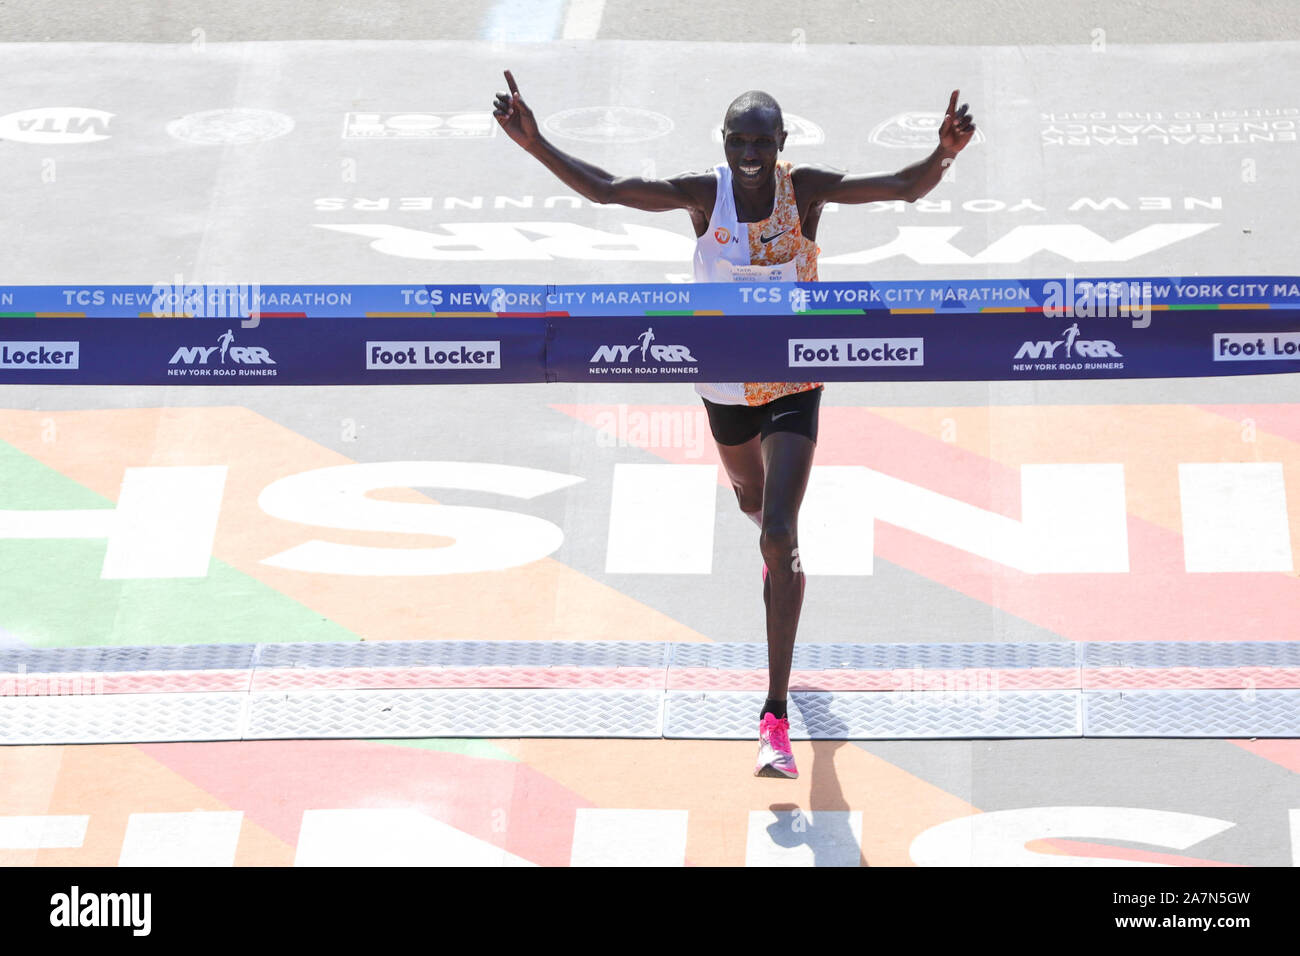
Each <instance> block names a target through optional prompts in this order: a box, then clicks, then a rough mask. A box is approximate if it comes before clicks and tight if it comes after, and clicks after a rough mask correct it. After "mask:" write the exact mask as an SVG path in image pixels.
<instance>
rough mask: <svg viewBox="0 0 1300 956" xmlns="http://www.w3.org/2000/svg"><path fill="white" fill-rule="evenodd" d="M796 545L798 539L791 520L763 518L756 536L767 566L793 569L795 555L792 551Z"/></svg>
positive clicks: (797, 545)
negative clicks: (759, 531) (761, 527)
mask: <svg viewBox="0 0 1300 956" xmlns="http://www.w3.org/2000/svg"><path fill="white" fill-rule="evenodd" d="M798 547H799V539H798V535H797V534H795V528H794V523H793V522H789V521H784V520H781V519H773V518H767V519H765V520H764V522H763V530H762V533H761V534H759V536H758V548H759V550H760V551H762V552H763V561H764V562H765V563H766V564H767V566H768V568H788V569H790V570H793V565H794V559H795V557H796V555H795V553H794V552H795V549H796V548H798Z"/></svg>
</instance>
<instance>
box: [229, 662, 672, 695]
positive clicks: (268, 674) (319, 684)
mask: <svg viewBox="0 0 1300 956" xmlns="http://www.w3.org/2000/svg"><path fill="white" fill-rule="evenodd" d="M663 686H664V672H663V668H660V667H301V668H299V667H278V668H274V669H272V670H259V671H257V672H256V673H255V674H254V675H253V690H255V691H258V690H325V689H344V688H347V689H356V690H365V689H372V688H373V689H379V688H401V687H409V688H438V687H471V688H530V687H543V688H544V687H557V688H559V687H577V688H581V687H592V688H604V689H610V690H641V689H651V690H654V689H661V688H662V687H663Z"/></svg>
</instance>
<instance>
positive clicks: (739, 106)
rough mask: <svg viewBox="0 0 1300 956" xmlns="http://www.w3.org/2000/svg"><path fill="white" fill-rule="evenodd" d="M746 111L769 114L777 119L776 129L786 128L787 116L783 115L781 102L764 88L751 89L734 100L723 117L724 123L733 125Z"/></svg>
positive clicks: (724, 124)
mask: <svg viewBox="0 0 1300 956" xmlns="http://www.w3.org/2000/svg"><path fill="white" fill-rule="evenodd" d="M746 113H765V114H768V115H770V116H772V118H773V119H774V120H775V128H776V129H778V130H781V129H784V128H785V118H784V117H783V116H782V115H781V106H780V104H778V103H777V101H776V100H775V99H773V98H772V97H771V96H770V95H769V94H767V93H764V92H763V91H762V90H750V91H749V92H748V93H741V94H740V95H739V96H737V97H736V98H735V99H734V100H732V101H731V105H730V106H728V107H727V115H726V116H724V117H723V120H722V125H723V126H731V125H732V124H733V122H734V121H735V120H737V119H739V118H740V117H741V116H743V115H745V114H746Z"/></svg>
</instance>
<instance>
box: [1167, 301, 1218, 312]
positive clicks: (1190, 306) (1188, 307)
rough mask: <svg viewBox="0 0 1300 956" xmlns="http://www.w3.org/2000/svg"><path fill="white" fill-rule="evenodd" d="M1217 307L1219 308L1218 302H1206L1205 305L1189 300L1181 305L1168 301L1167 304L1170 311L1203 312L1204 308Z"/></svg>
mask: <svg viewBox="0 0 1300 956" xmlns="http://www.w3.org/2000/svg"><path fill="white" fill-rule="evenodd" d="M1217 308H1219V304H1218V303H1217V302H1208V303H1206V304H1205V305H1201V304H1200V303H1191V302H1189V303H1184V304H1182V305H1175V304H1173V303H1170V305H1169V310H1170V311H1171V312H1204V311H1205V310H1206V309H1217Z"/></svg>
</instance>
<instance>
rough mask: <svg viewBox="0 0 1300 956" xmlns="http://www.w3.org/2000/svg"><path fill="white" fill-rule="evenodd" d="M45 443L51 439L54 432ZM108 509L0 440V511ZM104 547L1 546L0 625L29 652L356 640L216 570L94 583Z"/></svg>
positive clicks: (284, 598) (71, 542)
mask: <svg viewBox="0 0 1300 956" xmlns="http://www.w3.org/2000/svg"><path fill="white" fill-rule="evenodd" d="M49 438H50V440H52V441H57V440H59V439H58V435H57V432H54V431H51V432H50V433H49ZM111 505H112V502H111V501H109V500H108V499H107V498H104V497H103V496H102V495H99V494H97V493H95V492H93V491H91V490H90V489H89V488H86V487H85V486H83V485H81V484H79V483H77V482H75V481H73V480H72V479H71V478H69V477H67V476H66V475H64V474H62V473H61V472H59V471H57V470H55V469H54V468H51V467H49V466H48V465H46V464H44V463H43V462H41V461H38V460H37V459H35V458H33V457H31V456H29V455H26V454H24V453H23V452H21V451H19V450H18V449H17V448H15V447H14V446H13V445H10V444H8V443H7V442H3V441H0V507H2V508H6V509H14V510H28V509H31V510H43V509H62V508H103V507H106V506H111ZM107 548H108V542H107V541H106V540H105V539H103V538H85V539H52V540H47V539H32V540H26V539H14V538H7V539H0V627H3V628H4V629H5V630H6V631H8V632H9V633H10V634H12V636H13V637H15V638H17V639H18V640H19V641H22V642H23V643H24V644H29V645H32V646H35V647H71V646H83V645H133V644H254V643H258V642H262V641H267V642H269V641H357V640H359V639H360V638H359V636H358V635H356V634H354V633H353V632H351V631H349V630H347V629H346V628H343V627H340V626H339V625H338V624H335V623H334V622H333V621H330V620H327V619H326V618H324V617H321V616H320V614H319V613H317V612H316V611H313V610H312V609H311V608H309V607H307V606H305V605H303V604H301V603H300V602H298V601H296V600H294V599H293V598H291V597H289V596H288V595H285V594H282V593H280V592H279V591H277V590H275V589H274V588H272V587H270V586H269V585H266V584H263V583H262V582H261V581H259V580H257V579H256V578H255V577H252V576H251V575H248V574H245V573H244V572H242V571H239V570H237V569H235V568H233V567H231V566H230V565H228V564H226V563H225V562H222V561H218V560H217V559H216V558H213V559H212V563H211V564H210V565H209V567H208V575H207V577H205V578H167V579H161V580H155V579H141V580H125V581H120V580H115V581H105V580H103V579H102V578H100V576H99V575H100V570H101V568H102V567H103V563H104V552H105V551H106V550H107Z"/></svg>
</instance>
